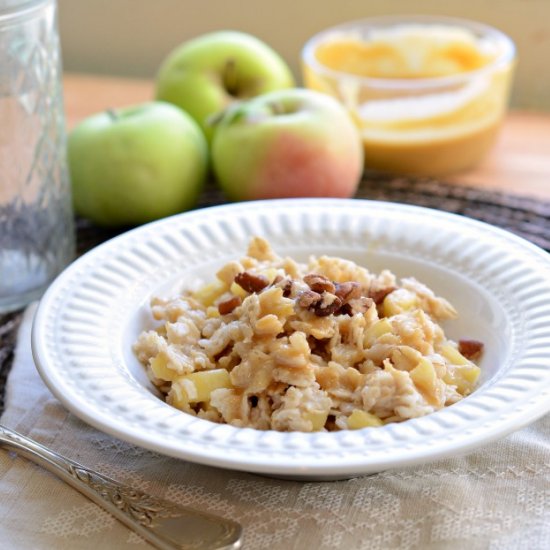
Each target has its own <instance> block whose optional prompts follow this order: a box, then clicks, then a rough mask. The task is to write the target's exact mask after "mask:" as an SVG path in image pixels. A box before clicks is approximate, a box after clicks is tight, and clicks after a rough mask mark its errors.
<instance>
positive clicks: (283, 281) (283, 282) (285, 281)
mask: <svg viewBox="0 0 550 550" xmlns="http://www.w3.org/2000/svg"><path fill="white" fill-rule="evenodd" d="M273 286H277V287H279V288H281V289H282V291H283V296H284V297H285V298H288V297H289V296H290V295H291V294H292V279H289V278H288V277H285V278H283V277H279V280H277V278H276V279H275V280H274V281H273Z"/></svg>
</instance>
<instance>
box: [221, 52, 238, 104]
mask: <svg viewBox="0 0 550 550" xmlns="http://www.w3.org/2000/svg"><path fill="white" fill-rule="evenodd" d="M223 84H224V86H225V89H226V90H227V93H229V94H230V95H232V96H236V95H237V92H238V90H239V87H238V84H237V63H236V62H235V60H234V59H233V58H230V59H228V60H227V62H226V64H225V71H224V74H223Z"/></svg>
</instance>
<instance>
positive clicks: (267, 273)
mask: <svg viewBox="0 0 550 550" xmlns="http://www.w3.org/2000/svg"><path fill="white" fill-rule="evenodd" d="M261 274H262V275H263V276H264V277H266V278H267V280H268V281H269V284H273V281H274V280H275V277H277V270H276V269H275V268H274V267H268V268H267V269H264V270H262V271H261Z"/></svg>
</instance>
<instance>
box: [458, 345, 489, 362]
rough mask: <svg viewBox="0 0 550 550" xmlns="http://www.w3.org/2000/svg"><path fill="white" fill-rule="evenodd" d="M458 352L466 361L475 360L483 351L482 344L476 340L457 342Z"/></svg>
mask: <svg viewBox="0 0 550 550" xmlns="http://www.w3.org/2000/svg"><path fill="white" fill-rule="evenodd" d="M458 351H459V352H460V353H461V354H462V355H464V357H466V359H477V358H478V357H479V356H480V355H481V352H482V351H483V342H479V341H478V340H459V341H458Z"/></svg>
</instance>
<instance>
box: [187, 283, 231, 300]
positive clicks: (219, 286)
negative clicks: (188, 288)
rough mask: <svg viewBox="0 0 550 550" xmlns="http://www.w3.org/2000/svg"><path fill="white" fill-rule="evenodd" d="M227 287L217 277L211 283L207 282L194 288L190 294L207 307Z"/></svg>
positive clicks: (225, 290)
mask: <svg viewBox="0 0 550 550" xmlns="http://www.w3.org/2000/svg"><path fill="white" fill-rule="evenodd" d="M227 290H228V287H227V285H226V284H225V283H224V282H223V281H220V280H219V279H216V280H215V281H214V282H213V283H208V284H207V285H204V286H202V287H201V288H199V289H198V290H195V292H193V293H192V294H191V295H192V296H193V298H195V300H197V301H198V302H200V303H201V304H202V305H203V306H204V307H209V306H211V305H213V304H214V302H215V301H216V300H217V299H218V298H219V297H220V296H221V295H222V294H223V293H224V292H227Z"/></svg>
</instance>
